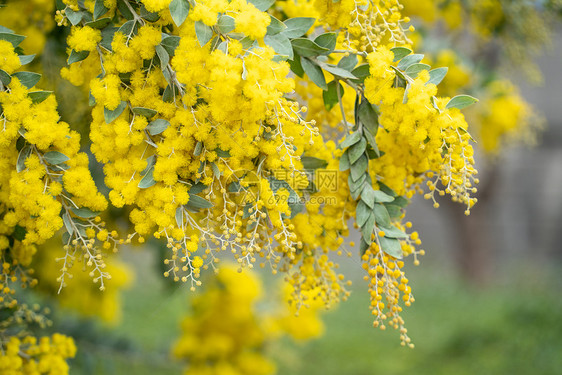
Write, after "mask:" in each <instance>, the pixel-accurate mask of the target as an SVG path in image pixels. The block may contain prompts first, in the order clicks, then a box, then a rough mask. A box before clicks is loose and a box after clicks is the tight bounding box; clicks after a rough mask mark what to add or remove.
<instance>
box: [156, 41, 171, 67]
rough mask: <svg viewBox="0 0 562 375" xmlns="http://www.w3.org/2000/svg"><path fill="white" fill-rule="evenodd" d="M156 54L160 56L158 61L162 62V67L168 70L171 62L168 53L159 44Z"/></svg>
mask: <svg viewBox="0 0 562 375" xmlns="http://www.w3.org/2000/svg"><path fill="white" fill-rule="evenodd" d="M156 54H157V55H158V60H160V67H161V68H162V69H166V66H167V65H168V63H169V62H170V55H169V54H168V51H166V49H165V48H164V47H162V46H161V45H160V44H159V45H157V46H156Z"/></svg>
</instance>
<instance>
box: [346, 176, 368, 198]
mask: <svg viewBox="0 0 562 375" xmlns="http://www.w3.org/2000/svg"><path fill="white" fill-rule="evenodd" d="M368 176H369V175H368V174H367V173H363V174H362V175H361V177H359V178H358V179H357V180H356V181H353V178H352V176H351V175H349V176H348V177H347V184H348V185H349V191H351V192H352V193H357V196H359V195H360V194H361V191H363V188H364V185H365V182H367V178H368ZM369 180H370V179H369ZM353 199H357V198H356V197H354V198H353Z"/></svg>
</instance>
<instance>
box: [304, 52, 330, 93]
mask: <svg viewBox="0 0 562 375" xmlns="http://www.w3.org/2000/svg"><path fill="white" fill-rule="evenodd" d="M301 65H302V68H303V70H304V72H305V73H306V75H307V76H308V78H310V80H311V81H312V82H314V83H315V84H316V86H318V87H320V88H321V89H322V90H326V89H327V88H328V85H326V79H325V78H324V73H323V72H322V69H320V67H319V66H318V65H316V64H314V63H313V62H311V61H310V60H309V59H307V58H305V57H301Z"/></svg>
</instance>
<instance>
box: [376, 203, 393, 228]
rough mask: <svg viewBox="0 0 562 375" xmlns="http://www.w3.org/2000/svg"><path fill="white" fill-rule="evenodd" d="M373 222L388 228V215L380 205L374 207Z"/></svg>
mask: <svg viewBox="0 0 562 375" xmlns="http://www.w3.org/2000/svg"><path fill="white" fill-rule="evenodd" d="M374 213H375V222H376V223H377V225H378V226H381V225H382V226H383V227H388V226H390V215H389V214H388V211H387V209H386V207H385V206H383V205H382V204H378V203H377V204H375V207H374Z"/></svg>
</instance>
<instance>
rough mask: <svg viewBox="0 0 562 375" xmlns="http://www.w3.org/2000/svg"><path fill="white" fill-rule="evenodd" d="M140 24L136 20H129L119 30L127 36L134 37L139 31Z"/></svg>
mask: <svg viewBox="0 0 562 375" xmlns="http://www.w3.org/2000/svg"><path fill="white" fill-rule="evenodd" d="M138 29H139V24H138V22H137V21H135V20H131V21H127V22H125V23H124V24H123V25H121V27H120V28H119V32H120V33H122V34H123V35H125V36H128V37H132V36H133V35H135V34H136V33H137V31H138Z"/></svg>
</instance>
